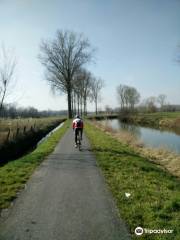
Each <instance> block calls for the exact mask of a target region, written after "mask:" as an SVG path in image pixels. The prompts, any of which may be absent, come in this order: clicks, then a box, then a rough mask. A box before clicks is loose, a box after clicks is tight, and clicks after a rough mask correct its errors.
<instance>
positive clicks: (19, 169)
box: [0, 121, 70, 210]
mask: <svg viewBox="0 0 180 240" xmlns="http://www.w3.org/2000/svg"><path fill="white" fill-rule="evenodd" d="M69 124H70V122H69V121H66V122H65V123H64V125H63V127H61V128H60V129H58V130H57V131H56V132H54V133H53V134H52V135H51V136H50V137H49V138H48V139H47V140H46V141H44V142H43V143H41V144H40V145H39V146H38V147H37V148H36V150H34V151H33V152H31V153H30V154H28V155H26V156H24V157H22V158H20V159H17V160H14V161H12V162H9V163H7V164H6V165H4V166H2V167H0V210H1V209H3V208H7V207H8V206H9V205H10V203H11V202H12V200H13V199H14V198H16V196H17V192H18V191H19V190H20V189H22V188H23V187H24V184H25V183H26V181H27V180H28V178H29V177H30V176H31V175H32V173H33V171H34V169H35V168H36V167H37V166H38V165H39V164H40V163H41V162H42V161H43V160H44V158H45V157H46V156H47V155H49V154H50V153H51V152H52V151H53V149H54V148H55V146H56V144H57V143H58V141H59V139H60V138H61V137H62V136H63V135H64V133H65V132H66V130H67V128H68V127H69Z"/></svg>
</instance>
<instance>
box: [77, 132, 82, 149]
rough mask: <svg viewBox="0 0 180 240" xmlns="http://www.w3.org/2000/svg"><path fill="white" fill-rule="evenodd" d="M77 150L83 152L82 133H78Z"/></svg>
mask: <svg viewBox="0 0 180 240" xmlns="http://www.w3.org/2000/svg"><path fill="white" fill-rule="evenodd" d="M77 148H78V149H79V151H81V133H80V131H78V132H77Z"/></svg>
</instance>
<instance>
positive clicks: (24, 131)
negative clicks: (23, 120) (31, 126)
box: [23, 126, 26, 134]
mask: <svg viewBox="0 0 180 240" xmlns="http://www.w3.org/2000/svg"><path fill="white" fill-rule="evenodd" d="M23 133H24V134H25V133H26V126H24V129H23Z"/></svg>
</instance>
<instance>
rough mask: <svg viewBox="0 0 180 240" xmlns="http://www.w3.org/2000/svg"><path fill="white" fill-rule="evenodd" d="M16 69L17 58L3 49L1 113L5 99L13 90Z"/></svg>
mask: <svg viewBox="0 0 180 240" xmlns="http://www.w3.org/2000/svg"><path fill="white" fill-rule="evenodd" d="M15 67H16V58H15V56H14V55H13V54H12V51H8V50H6V49H5V47H2V48H1V52H0V112H1V111H2V108H3V104H4V101H5V98H6V96H7V95H8V93H10V90H11V88H12V83H13V80H14V73H15Z"/></svg>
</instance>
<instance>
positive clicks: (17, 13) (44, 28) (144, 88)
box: [0, 0, 180, 110]
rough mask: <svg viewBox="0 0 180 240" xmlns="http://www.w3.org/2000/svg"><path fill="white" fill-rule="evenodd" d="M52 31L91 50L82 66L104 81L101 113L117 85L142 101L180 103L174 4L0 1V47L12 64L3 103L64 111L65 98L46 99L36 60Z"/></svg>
mask: <svg viewBox="0 0 180 240" xmlns="http://www.w3.org/2000/svg"><path fill="white" fill-rule="evenodd" d="M58 29H59V30H72V31H75V32H77V33H83V34H84V35H85V36H86V37H87V38H88V39H89V41H90V43H91V46H92V47H93V48H95V49H96V52H95V56H94V57H95V61H94V62H93V63H90V64H88V65H87V66H86V67H87V68H88V70H90V71H91V72H92V73H93V74H94V75H95V76H96V77H100V78H102V79H103V80H104V81H105V87H104V89H103V90H102V93H101V95H102V100H101V103H100V104H99V107H100V108H101V109H103V108H104V107H105V106H106V105H109V106H111V107H118V106H119V103H118V98H117V94H116V88H117V86H118V85H120V84H125V85H129V86H133V87H135V88H136V89H137V90H138V91H139V93H140V94H141V100H143V99H145V98H147V97H150V96H158V95H159V94H165V95H167V101H168V102H169V103H171V104H180V64H178V63H177V62H176V56H177V52H178V47H177V46H178V45H180V0H171V1H169V0H158V1H157V0H151V1H149V0H0V44H1V45H4V46H5V47H6V48H7V49H13V51H14V54H15V55H16V58H17V67H16V86H15V87H14V91H12V93H11V95H9V96H8V98H7V99H6V101H7V102H13V101H15V102H17V104H18V106H24V107H27V106H33V107H35V108H37V109H39V110H46V109H52V110H60V109H67V102H66V96H65V95H63V94H62V93H60V94H58V95H56V96H54V95H53V94H52V93H51V91H50V86H49V85H48V83H47V81H46V80H45V74H44V70H45V69H44V66H42V65H41V63H40V61H39V59H38V57H37V56H38V54H39V53H40V49H39V45H40V42H41V40H42V39H45V40H46V39H54V38H55V36H56V31H57V30H58ZM89 110H93V105H92V104H89Z"/></svg>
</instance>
